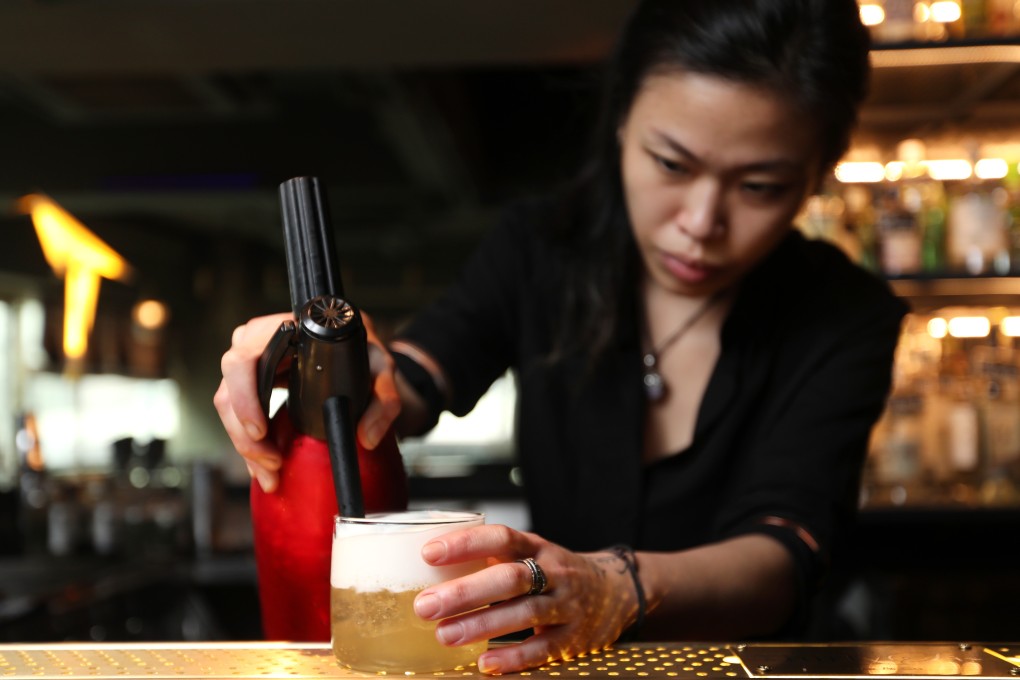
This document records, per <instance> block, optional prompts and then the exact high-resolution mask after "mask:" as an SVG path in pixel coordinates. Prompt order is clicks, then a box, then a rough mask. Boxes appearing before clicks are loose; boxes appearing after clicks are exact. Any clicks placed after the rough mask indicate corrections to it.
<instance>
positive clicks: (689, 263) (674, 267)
mask: <svg viewBox="0 0 1020 680" xmlns="http://www.w3.org/2000/svg"><path fill="white" fill-rule="evenodd" d="M662 264H663V266H664V267H665V268H666V270H667V271H668V272H669V273H670V274H672V275H673V276H674V277H675V278H677V279H678V280H680V281H683V282H684V283H691V284H694V283H702V282H703V281H704V280H705V279H707V278H709V277H710V276H712V275H713V274H714V273H715V272H716V271H717V270H718V267H713V266H711V265H708V264H705V263H704V262H700V261H696V260H686V259H683V258H680V257H677V256H675V255H669V254H667V253H663V255H662Z"/></svg>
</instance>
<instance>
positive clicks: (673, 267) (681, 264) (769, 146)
mask: <svg viewBox="0 0 1020 680" xmlns="http://www.w3.org/2000/svg"><path fill="white" fill-rule="evenodd" d="M619 135H620V146H621V173H622V177H623V189H624V196H625V198H626V201H627V211H628V214H629V216H630V222H631V227H632V229H633V230H634V237H635V239H636V241H637V245H638V249H639V250H640V253H641V258H642V260H643V261H644V265H645V272H646V274H647V282H648V283H650V284H652V285H657V286H661V287H662V288H664V289H665V290H667V291H670V292H673V293H676V294H681V295H690V296H705V295H711V294H712V293H714V292H716V291H718V290H721V289H724V288H727V287H730V286H731V285H733V284H734V283H736V282H738V281H739V280H740V279H741V278H742V277H743V276H744V275H745V274H746V273H747V272H748V270H750V269H751V268H752V267H753V266H754V265H755V264H756V263H757V262H758V261H759V260H761V259H762V258H763V257H764V256H765V255H766V254H767V253H768V252H769V251H770V250H771V249H772V248H773V247H774V246H775V245H776V244H778V243H779V241H780V240H781V239H782V238H783V236H784V235H785V234H786V233H787V231H788V230H789V229H790V223H791V221H792V219H793V218H794V216H795V215H796V214H797V211H798V210H799V208H800V206H801V203H802V202H803V201H804V199H805V198H806V197H807V196H808V195H809V194H810V192H811V191H813V189H814V182H815V179H816V178H817V177H818V176H819V173H820V164H821V160H820V155H819V153H818V149H819V148H820V146H821V145H820V144H819V133H818V129H817V126H815V125H814V124H812V122H811V120H809V119H807V118H806V117H805V116H803V115H802V114H800V113H798V111H797V109H795V108H794V106H793V105H792V104H790V103H788V102H786V101H784V100H783V98H782V97H781V96H780V95H777V94H774V93H772V92H770V91H768V90H766V89H764V88H756V87H753V86H751V85H747V84H742V83H738V82H734V81H731V80H726V79H723V78H720V77H717V76H709V75H703V74H698V73H690V72H680V71H674V72H669V73H666V74H662V75H654V76H651V77H649V78H648V79H647V80H646V81H645V83H644V87H643V88H642V89H641V90H640V91H639V92H638V95H637V97H636V98H635V100H634V103H633V106H632V107H631V110H630V113H629V115H628V117H627V119H626V120H625V121H624V124H623V125H622V126H621V127H620V129H619Z"/></svg>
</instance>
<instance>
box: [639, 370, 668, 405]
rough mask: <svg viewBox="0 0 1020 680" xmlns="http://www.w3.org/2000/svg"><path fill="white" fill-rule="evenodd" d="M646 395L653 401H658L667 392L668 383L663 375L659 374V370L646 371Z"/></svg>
mask: <svg viewBox="0 0 1020 680" xmlns="http://www.w3.org/2000/svg"><path fill="white" fill-rule="evenodd" d="M644 383H645V395H647V397H648V399H649V400H651V401H658V400H660V399H662V397H663V395H664V394H665V393H666V384H665V383H664V382H663V380H662V376H661V375H659V372H658V371H646V372H645V378H644Z"/></svg>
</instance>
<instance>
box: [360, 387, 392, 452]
mask: <svg viewBox="0 0 1020 680" xmlns="http://www.w3.org/2000/svg"><path fill="white" fill-rule="evenodd" d="M400 408H401V404H400V395H399V394H398V393H397V384H396V381H395V380H394V377H393V371H392V370H391V371H388V372H385V373H380V374H378V375H377V376H376V379H375V398H374V399H372V400H370V401H369V402H368V406H367V407H366V408H365V413H364V414H363V415H362V416H361V420H360V421H359V422H358V439H359V440H360V441H361V443H362V445H363V446H364V447H365V448H367V449H369V450H371V449H374V448H375V447H377V446H379V442H380V441H382V438H383V437H384V436H385V435H386V432H387V431H388V430H389V429H390V427H392V425H393V421H394V420H396V419H397V416H399V415H400Z"/></svg>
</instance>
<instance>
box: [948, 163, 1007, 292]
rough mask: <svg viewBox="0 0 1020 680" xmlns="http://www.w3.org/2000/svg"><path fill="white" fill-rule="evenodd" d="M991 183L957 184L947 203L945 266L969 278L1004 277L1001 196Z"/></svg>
mask: <svg viewBox="0 0 1020 680" xmlns="http://www.w3.org/2000/svg"><path fill="white" fill-rule="evenodd" d="M997 188H999V189H1001V187H998V186H997V185H996V184H994V183H987V182H982V181H980V180H968V181H964V182H958V183H956V185H955V187H954V188H953V191H952V193H951V196H950V200H949V222H948V237H947V241H946V255H947V260H948V264H949V266H950V267H951V268H953V269H954V270H956V271H961V272H965V273H967V274H970V275H972V276H980V275H985V274H992V273H994V274H1007V273H1009V271H1010V268H1011V263H1010V243H1009V238H1008V229H1007V224H1006V212H1005V210H1004V206H1003V205H1002V200H1001V192H998V191H996V189H997Z"/></svg>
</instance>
